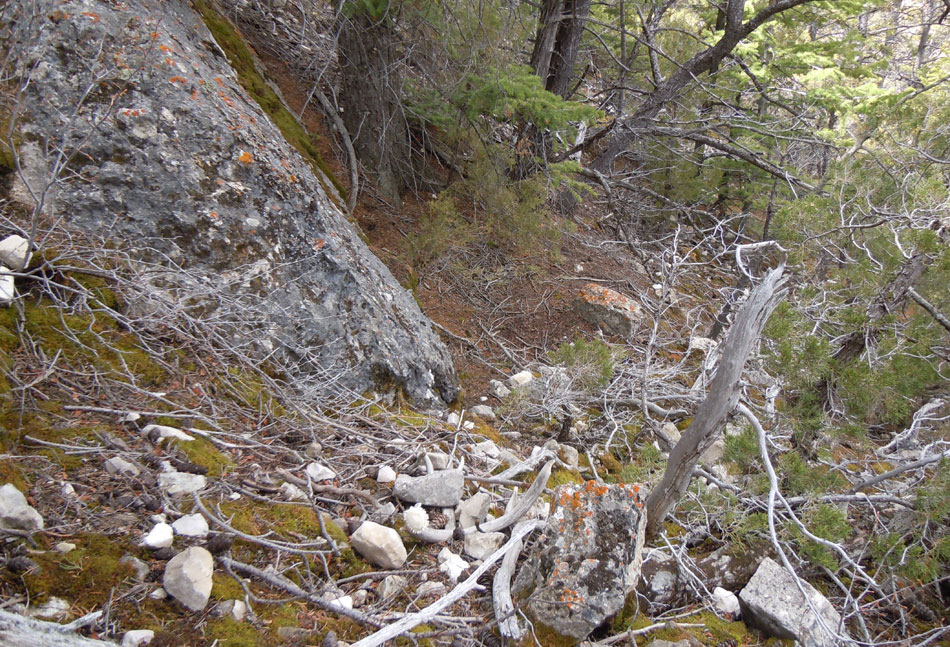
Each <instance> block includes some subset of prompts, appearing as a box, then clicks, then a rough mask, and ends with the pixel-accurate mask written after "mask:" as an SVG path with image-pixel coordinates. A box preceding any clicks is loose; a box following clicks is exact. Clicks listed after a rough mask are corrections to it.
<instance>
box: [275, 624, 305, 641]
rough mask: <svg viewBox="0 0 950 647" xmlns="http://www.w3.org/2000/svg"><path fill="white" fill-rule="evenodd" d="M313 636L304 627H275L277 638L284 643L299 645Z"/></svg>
mask: <svg viewBox="0 0 950 647" xmlns="http://www.w3.org/2000/svg"><path fill="white" fill-rule="evenodd" d="M312 635H313V632H312V631H310V630H309V629H306V628H304V627H277V637H278V638H280V639H281V640H282V641H284V642H289V643H301V644H303V643H304V642H305V641H306V640H308V639H309V638H310V636H312Z"/></svg>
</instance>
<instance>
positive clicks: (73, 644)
mask: <svg viewBox="0 0 950 647" xmlns="http://www.w3.org/2000/svg"><path fill="white" fill-rule="evenodd" d="M99 614H100V615H101V612H99ZM97 617H98V616H97ZM93 621H95V619H93ZM79 626H82V625H79ZM77 628H78V626H76V623H70V624H68V625H60V624H56V623H55V622H44V621H42V620H37V619H36V618H28V617H26V616H21V615H17V614H15V613H10V612H9V611H4V610H2V609H0V645H11V646H13V645H15V646H16V647H109V646H110V645H111V646H112V647H115V646H116V643H114V642H112V641H111V640H108V641H106V640H93V639H91V638H85V637H84V636H78V635H76V634H75V633H72V632H73V631H75V629H77Z"/></svg>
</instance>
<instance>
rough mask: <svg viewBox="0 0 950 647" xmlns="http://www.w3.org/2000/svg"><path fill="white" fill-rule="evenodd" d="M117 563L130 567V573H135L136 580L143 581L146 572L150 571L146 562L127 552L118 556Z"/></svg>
mask: <svg viewBox="0 0 950 647" xmlns="http://www.w3.org/2000/svg"><path fill="white" fill-rule="evenodd" d="M119 564H120V565H123V566H128V567H129V568H131V569H132V573H134V574H135V581H136V582H144V581H145V578H146V577H148V574H149V573H150V572H151V571H152V569H151V568H149V565H148V564H146V563H145V562H143V561H142V560H140V559H139V558H138V557H136V556H135V555H130V554H128V553H126V554H125V555H123V556H122V557H120V558H119Z"/></svg>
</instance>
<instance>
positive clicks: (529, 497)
mask: <svg viewBox="0 0 950 647" xmlns="http://www.w3.org/2000/svg"><path fill="white" fill-rule="evenodd" d="M552 467H554V461H548V462H547V463H546V464H545V465H544V467H542V468H541V471H540V472H539V473H538V477H537V478H536V479H534V483H532V484H531V487H529V488H528V489H527V490H526V491H525V493H524V495H523V496H522V497H521V498H520V499H519V500H518V504H517V505H515V506H514V507H512V508H511V509H510V510H506V511H505V514H503V515H501V516H500V517H498V518H497V519H492V520H491V521H486V522H485V523H483V524H481V525H480V526H479V527H478V529H479V530H481V531H482V532H497V531H499V530H504V529H505V528H507V527H508V526H513V525H514V524H515V523H517V522H518V520H519V519H521V517H523V516H525V514H527V512H528V510H530V509H531V506H533V505H534V502H535V501H537V500H538V497H539V496H541V493H542V492H544V488H545V487H546V486H547V484H548V479H549V478H551V468H552Z"/></svg>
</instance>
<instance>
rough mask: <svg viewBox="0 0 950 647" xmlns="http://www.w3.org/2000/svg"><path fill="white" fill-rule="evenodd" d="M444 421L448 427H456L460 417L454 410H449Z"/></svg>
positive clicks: (460, 419)
mask: <svg viewBox="0 0 950 647" xmlns="http://www.w3.org/2000/svg"><path fill="white" fill-rule="evenodd" d="M445 422H446V424H448V425H449V426H450V427H458V426H459V423H460V422H462V417H461V416H459V414H457V413H455V412H454V411H450V412H449V415H447V416H446V417H445Z"/></svg>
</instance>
